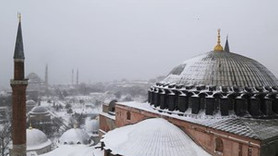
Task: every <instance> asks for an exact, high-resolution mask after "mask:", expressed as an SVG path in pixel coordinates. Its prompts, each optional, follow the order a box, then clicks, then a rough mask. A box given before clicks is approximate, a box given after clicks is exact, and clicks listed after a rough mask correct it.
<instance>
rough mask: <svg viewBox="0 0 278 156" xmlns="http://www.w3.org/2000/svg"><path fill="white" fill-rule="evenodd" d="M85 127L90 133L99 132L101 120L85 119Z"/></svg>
mask: <svg viewBox="0 0 278 156" xmlns="http://www.w3.org/2000/svg"><path fill="white" fill-rule="evenodd" d="M85 129H86V131H87V132H88V133H98V129H99V121H98V120H96V119H94V120H90V119H88V120H86V121H85Z"/></svg>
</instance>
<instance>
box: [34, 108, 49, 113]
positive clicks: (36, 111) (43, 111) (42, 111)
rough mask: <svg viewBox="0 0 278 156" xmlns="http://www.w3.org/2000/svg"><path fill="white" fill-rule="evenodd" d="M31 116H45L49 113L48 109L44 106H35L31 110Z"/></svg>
mask: <svg viewBox="0 0 278 156" xmlns="http://www.w3.org/2000/svg"><path fill="white" fill-rule="evenodd" d="M31 113H32V114H47V113H49V111H48V109H47V108H46V107H44V106H36V107H34V108H33V109H32V110H31Z"/></svg>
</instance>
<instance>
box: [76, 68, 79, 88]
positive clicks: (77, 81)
mask: <svg viewBox="0 0 278 156" xmlns="http://www.w3.org/2000/svg"><path fill="white" fill-rule="evenodd" d="M78 79H79V70H78V69H77V71H76V85H78V84H79V80H78Z"/></svg>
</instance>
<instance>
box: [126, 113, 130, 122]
mask: <svg viewBox="0 0 278 156" xmlns="http://www.w3.org/2000/svg"><path fill="white" fill-rule="evenodd" d="M130 118H131V114H130V112H129V111H128V112H127V113H126V119H127V120H130Z"/></svg>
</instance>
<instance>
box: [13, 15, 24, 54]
mask: <svg viewBox="0 0 278 156" xmlns="http://www.w3.org/2000/svg"><path fill="white" fill-rule="evenodd" d="M14 59H25V57H24V48H23V39H22V30H21V14H20V13H18V29H17V35H16V42H15V49H14Z"/></svg>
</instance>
